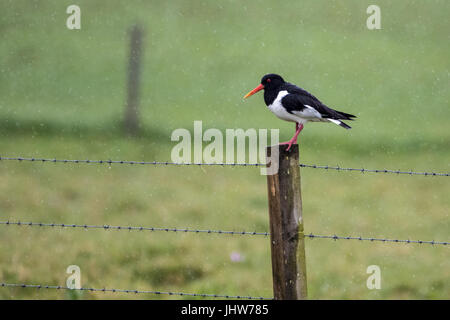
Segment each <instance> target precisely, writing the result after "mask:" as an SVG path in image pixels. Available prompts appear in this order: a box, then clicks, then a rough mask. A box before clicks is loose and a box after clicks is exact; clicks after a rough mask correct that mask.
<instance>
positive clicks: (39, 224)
mask: <svg viewBox="0 0 450 320" xmlns="http://www.w3.org/2000/svg"><path fill="white" fill-rule="evenodd" d="M0 225H16V226H30V227H59V228H82V229H103V230H128V231H165V232H183V233H188V232H190V233H214V234H226V235H247V236H268V235H269V233H268V232H256V231H230V230H212V229H188V228H173V227H171V228H164V227H136V226H112V225H107V224H105V225H87V224H69V223H42V222H21V221H0Z"/></svg>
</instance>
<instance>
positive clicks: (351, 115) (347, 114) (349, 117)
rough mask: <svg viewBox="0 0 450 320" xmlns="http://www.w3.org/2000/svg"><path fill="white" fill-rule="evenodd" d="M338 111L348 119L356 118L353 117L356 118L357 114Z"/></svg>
mask: <svg viewBox="0 0 450 320" xmlns="http://www.w3.org/2000/svg"><path fill="white" fill-rule="evenodd" d="M338 113H339V114H341V115H342V116H344V118H345V119H346V120H354V119H352V118H356V116H355V115H353V114H350V113H345V112H342V111H338Z"/></svg>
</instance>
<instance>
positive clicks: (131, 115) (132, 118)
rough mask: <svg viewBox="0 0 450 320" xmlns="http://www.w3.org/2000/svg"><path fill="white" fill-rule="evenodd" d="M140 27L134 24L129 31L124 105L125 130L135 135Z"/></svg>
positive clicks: (137, 123) (140, 47)
mask: <svg viewBox="0 0 450 320" xmlns="http://www.w3.org/2000/svg"><path fill="white" fill-rule="evenodd" d="M142 34H143V31H142V29H141V28H140V27H139V26H138V25H135V26H134V27H133V28H132V29H131V32H130V38H131V39H130V56H129V63H128V97H127V103H126V106H125V122H124V127H125V132H126V133H127V134H129V135H136V134H137V133H138V130H139V119H138V105H139V82H140V81H139V80H140V71H141V70H140V69H141V51H142Z"/></svg>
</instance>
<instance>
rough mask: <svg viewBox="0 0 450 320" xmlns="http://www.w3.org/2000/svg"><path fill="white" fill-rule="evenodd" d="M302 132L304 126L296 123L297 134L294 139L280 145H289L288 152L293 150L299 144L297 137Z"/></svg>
mask: <svg viewBox="0 0 450 320" xmlns="http://www.w3.org/2000/svg"><path fill="white" fill-rule="evenodd" d="M302 130H303V124H299V123H295V134H294V136H293V137H292V139H291V140H289V141H288V142H282V143H280V145H282V144H287V145H288V147H287V149H286V151H289V149H291V147H292V145H293V144H294V143H296V142H297V137H298V135H299V134H300V131H302Z"/></svg>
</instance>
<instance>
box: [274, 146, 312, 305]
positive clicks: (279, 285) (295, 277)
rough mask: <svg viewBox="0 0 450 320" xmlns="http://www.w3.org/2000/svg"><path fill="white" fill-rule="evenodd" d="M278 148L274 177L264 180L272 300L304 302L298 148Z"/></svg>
mask: <svg viewBox="0 0 450 320" xmlns="http://www.w3.org/2000/svg"><path fill="white" fill-rule="evenodd" d="M275 148H278V154H279V157H278V159H274V160H273V161H278V162H279V163H278V168H279V170H278V173H276V174H273V175H268V176H267V186H268V194H269V219H270V240H271V241H270V243H271V253H272V276H273V293H274V298H275V299H276V300H299V299H306V298H307V286H306V261H305V235H304V233H303V217H302V198H301V188H300V186H301V185H300V166H299V148H298V145H293V146H292V147H291V150H290V151H286V146H285V145H282V146H279V145H276V146H270V147H267V156H268V159H270V155H271V154H272V153H273V154H275V153H274V152H275V150H274V149H275Z"/></svg>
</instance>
